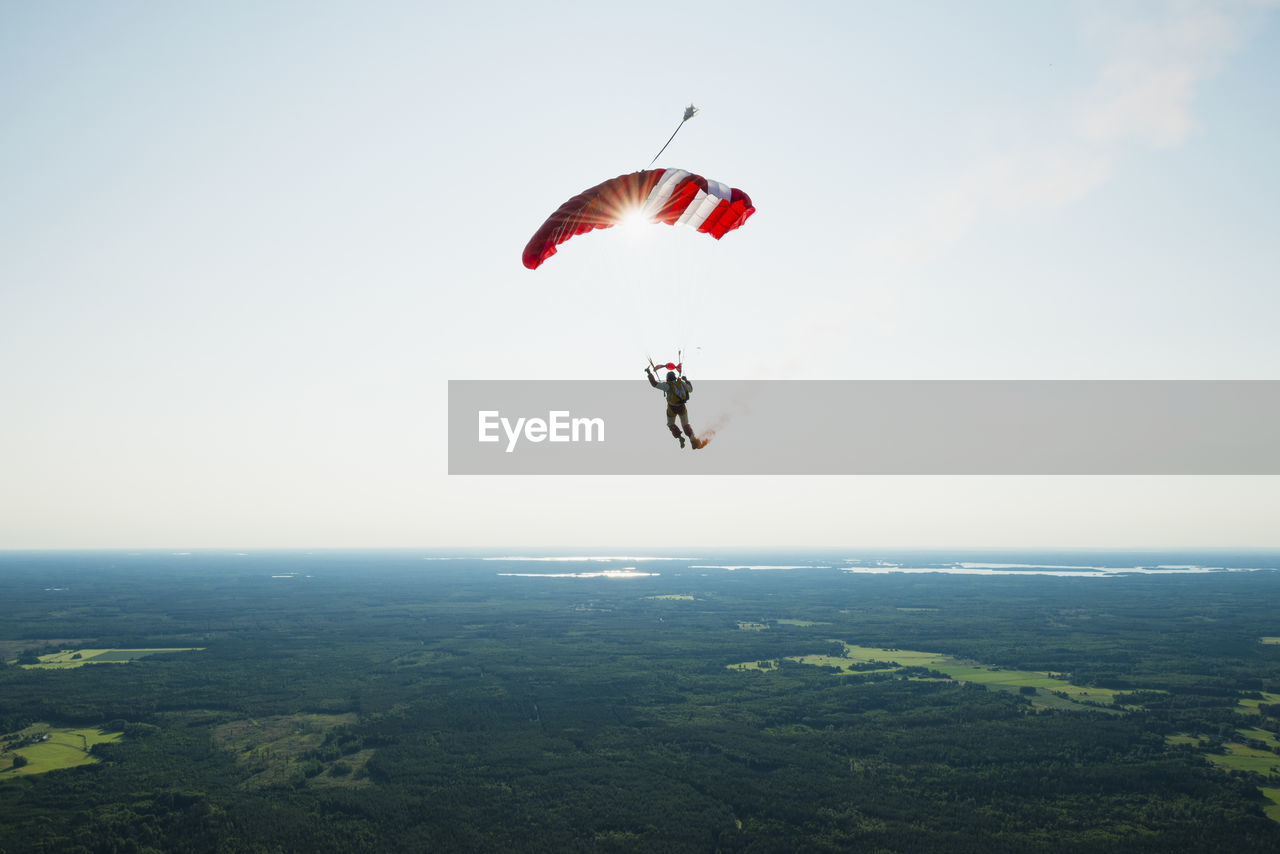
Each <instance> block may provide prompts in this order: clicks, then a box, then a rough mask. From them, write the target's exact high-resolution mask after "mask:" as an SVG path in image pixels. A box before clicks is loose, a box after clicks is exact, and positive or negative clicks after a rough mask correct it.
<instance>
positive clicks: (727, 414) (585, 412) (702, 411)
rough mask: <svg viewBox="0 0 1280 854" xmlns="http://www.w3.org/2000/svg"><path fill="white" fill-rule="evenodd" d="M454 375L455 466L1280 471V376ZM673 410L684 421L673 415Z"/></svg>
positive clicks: (493, 469)
mask: <svg viewBox="0 0 1280 854" xmlns="http://www.w3.org/2000/svg"><path fill="white" fill-rule="evenodd" d="M688 414H689V420H690V423H691V425H692V427H693V429H694V431H695V433H696V435H698V436H699V437H704V438H706V439H708V440H709V444H708V445H707V446H706V447H705V448H702V449H701V450H697V451H694V450H691V449H689V448H686V449H684V450H681V449H680V447H679V444H678V443H677V442H676V440H675V439H674V438H672V436H671V434H670V433H669V432H668V431H667V427H666V404H665V402H664V400H663V396H662V394H661V393H660V392H659V391H656V390H654V389H652V388H650V387H649V384H648V382H647V381H646V380H645V379H644V377H643V376H639V375H638V376H637V377H636V379H635V380H632V381H623V380H599V381H586V380H583V381H574V380H546V381H469V380H451V381H450V382H449V473H450V474H544V475H545V474H573V475H579V474H597V475H599V474H606V475H619V474H1013V475H1028V474H1135V475H1149V474H1181V475H1186V474H1280V441H1277V439H1278V437H1280V381H1272V380H1266V381H1255V380H1239V381H1235V380H1231V381H1218V380H1214V381H1181V380H1174V381H1128V380H1118V381H1092V380H1090V381H1064V380H1055V381H1003V380H991V381H987V380H973V381H933V380H920V381H820V380H810V381H790V380H787V381H740V380H708V381H705V382H700V381H698V380H697V379H696V378H695V379H694V390H693V395H692V397H691V398H690V400H689V403H688ZM677 426H679V422H678V421H677Z"/></svg>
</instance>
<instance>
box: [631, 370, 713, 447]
mask: <svg viewBox="0 0 1280 854" xmlns="http://www.w3.org/2000/svg"><path fill="white" fill-rule="evenodd" d="M644 375H645V376H646V377H648V378H649V385H651V386H653V387H654V388H656V389H658V390H659V391H661V392H662V393H663V395H664V396H665V397H666V399H667V429H668V430H670V431H671V435H672V436H674V437H675V438H677V439H679V440H680V447H682V448H683V447H684V436H688V437H689V443H690V445H691V447H692V448H693V449H694V450H695V451H696V450H698V449H699V448H701V447H702V443H700V442H699V441H698V440H697V438H696V437H695V436H694V435H693V428H692V427H690V426H689V412H688V410H687V409H686V408H685V404H686V402H687V401H688V400H689V395H690V394H692V393H693V383H692V382H690V381H689V378H688V377H678V376H676V372H675V371H667V381H666V382H662V383H660V382H658V381H657V380H656V379H654V376H653V371H652V370H651V369H650V368H647V367H646V368H645V369H644ZM676 416H679V417H680V426H681V427H683V428H684V436H681V435H680V431H679V430H677V429H676Z"/></svg>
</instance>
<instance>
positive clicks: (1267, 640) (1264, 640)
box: [1259, 638, 1280, 644]
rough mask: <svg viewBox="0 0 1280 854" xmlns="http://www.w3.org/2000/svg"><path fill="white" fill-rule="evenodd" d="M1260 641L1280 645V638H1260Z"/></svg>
mask: <svg viewBox="0 0 1280 854" xmlns="http://www.w3.org/2000/svg"><path fill="white" fill-rule="evenodd" d="M1259 640H1261V641H1262V642H1263V643H1276V644H1280V638H1259Z"/></svg>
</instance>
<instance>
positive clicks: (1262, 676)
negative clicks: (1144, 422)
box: [0, 552, 1280, 854]
mask: <svg viewBox="0 0 1280 854" xmlns="http://www.w3.org/2000/svg"><path fill="white" fill-rule="evenodd" d="M644 553H646V552H641V554H644ZM423 554H424V553H410V552H370V553H359V552H351V553H340V552H323V553H317V554H311V555H309V554H303V553H283V552H282V553H264V554H255V555H249V556H239V555H231V554H201V553H197V554H194V555H169V554H159V553H146V554H141V555H126V554H124V553H102V552H94V553H89V552H84V553H17V552H10V553H5V554H0V653H2V655H0V658H3V660H4V662H5V663H4V664H3V665H0V754H4V752H5V751H6V750H8V751H9V753H8V754H6V755H9V756H28V755H30V756H36V754H35V753H32V752H31V749H30V748H24V749H23V750H22V753H17V752H15V751H16V749H17V748H18V747H19V746H20V745H19V739H20V738H21V737H22V736H19V735H18V734H20V733H23V732H27V733H30V732H34V731H37V730H38V727H39V726H44V727H53V728H85V727H91V728H96V729H102V730H105V731H108V732H115V733H121V734H122V735H121V737H120V738H119V739H118V740H115V741H109V742H102V743H98V744H95V745H93V746H92V747H90V748H89V753H90V754H91V755H92V757H93V758H94V759H96V760H97V761H96V762H92V763H90V764H83V765H80V766H79V767H73V768H65V769H60V770H51V771H48V772H46V773H29V772H30V771H31V769H32V768H33V767H35V762H34V761H33V762H32V763H30V764H27V765H26V766H25V767H14V768H11V767H10V764H11V761H10V759H7V758H0V852H5V854H17V852H53V851H57V852H63V851H66V852H147V851H151V852H170V851H183V852H209V854H214V852H352V851H391V852H411V851H437V850H441V851H545V852H597V851H599V852H608V851H671V852H681V851H688V852H713V851H723V852H769V851H777V852H783V851H832V852H836V851H867V852H925V851H928V852H939V851H945V852H1000V851H1008V852H1026V851H1060V852H1088V854H1097V852H1121V851H1143V852H1168V851H1182V852H1194V851H1205V852H1209V851H1213V852H1219V851H1233V852H1249V851H1260V852H1261V851H1273V852H1274V851H1280V816H1277V813H1276V809H1277V808H1276V806H1275V805H1274V804H1273V803H1272V802H1271V801H1269V800H1268V799H1267V798H1266V797H1265V795H1264V790H1267V789H1271V790H1275V789H1277V788H1280V774H1277V773H1276V771H1275V770H1273V765H1272V764H1269V763H1270V760H1269V759H1268V757H1269V756H1274V758H1275V762H1274V763H1273V764H1274V767H1280V746H1277V742H1276V734H1277V731H1280V696H1277V695H1280V644H1272V643H1264V642H1263V640H1262V639H1263V638H1271V637H1276V636H1280V571H1276V570H1275V569H1274V568H1272V569H1261V570H1257V571H1240V572H1226V571H1220V572H1208V573H1193V572H1182V573H1178V572H1154V573H1147V574H1130V575H1117V576H1115V577H1105V578H1100V577H1074V576H1066V577H1058V576H1053V575H1028V574H1023V575H1021V576H1019V575H997V576H992V577H973V576H968V575H949V574H859V573H851V572H847V571H842V570H843V569H844V568H847V567H848V566H849V564H848V562H845V561H844V558H845V557H847V555H843V554H842V555H834V554H831V555H825V556H823V555H819V556H815V555H814V554H803V555H797V554H771V555H760V554H755V555H749V556H745V557H744V556H743V555H737V556H734V557H726V556H725V555H717V556H713V555H710V554H701V553H699V552H693V553H692V554H700V557H698V558H697V559H696V560H683V561H645V560H644V559H642V558H634V559H631V560H630V561H629V562H619V561H614V562H611V563H602V562H598V561H597V562H588V561H583V562H563V561H562V562H551V563H547V562H531V561H520V562H517V561H492V560H489V561H482V560H479V559H470V558H468V559H459V560H451V561H447V560H424V559H423ZM472 557H476V556H472ZM863 557H865V558H867V559H868V560H869V559H871V558H886V559H889V558H892V559H893V560H895V561H899V562H902V561H905V562H907V563H909V564H911V565H915V566H921V565H926V564H927V563H928V562H930V561H938V560H940V559H945V560H947V561H951V560H973V559H981V558H982V556H975V555H960V556H942V557H939V556H938V555H932V556H911V555H870V556H863ZM987 559H992V558H991V557H990V556H987ZM997 559H998V560H1000V561H1003V562H1028V563H1041V562H1042V563H1046V564H1054V565H1060V564H1085V565H1097V564H1108V565H1114V566H1136V565H1144V566H1155V565H1157V564H1203V565H1206V566H1209V565H1212V566H1225V567H1239V568H1251V569H1252V568H1256V567H1276V566H1280V560H1278V556H1276V555H1274V554H1272V555H1265V554H1252V555H1249V554H1246V555H1230V554H1215V555H1209V556H1205V555H1193V556H1185V555H1183V556H1179V555H1136V556H1135V555H1097V554H1093V555H1084V556H1081V555H1074V556H1063V555H1030V556H1028V555H1021V556H1018V557H1017V558H1016V559H1015V558H1010V557H1009V556H1008V555H999V556H997ZM734 562H737V563H747V564H788V565H789V564H806V563H812V564H816V565H818V566H821V567H823V568H812V569H800V570H786V571H783V570H774V571H753V570H743V569H740V570H734V571H729V570H725V569H718V568H698V567H701V566H706V565H712V564H731V563H734ZM623 566H634V567H636V568H637V570H638V571H641V572H650V573H656V574H653V575H648V576H641V577H621V578H620V577H566V578H546V577H525V576H521V575H504V574H501V573H566V574H569V573H592V572H600V571H602V570H604V569H610V568H612V569H620V568H622V567H623ZM273 576H288V577H273ZM842 644H851V645H859V646H862V647H873V648H882V649H884V650H888V651H890V652H887V653H885V654H884V655H885V661H877V662H871V663H868V662H861V663H857V662H855V663H853V664H852V665H851V666H850V667H848V668H847V669H841V668H840V667H839V666H819V665H815V664H810V663H804V662H801V661H798V660H796V659H799V658H801V657H803V656H807V655H830V656H834V657H837V658H838V657H839V656H840V655H841V654H843V653H842ZM155 648H199V649H196V650H193V651H187V652H174V653H157V654H152V655H148V656H146V657H143V658H138V659H137V660H134V661H128V662H115V663H92V662H90V663H84V659H83V658H82V659H76V660H75V661H74V663H75V664H80V665H82V666H75V667H65V668H44V667H38V666H37V667H30V666H23V665H22V664H20V663H19V662H25V663H26V664H28V665H29V664H32V663H36V662H39V661H40V657H41V656H43V655H49V654H51V653H55V652H59V651H64V650H77V651H79V650H86V651H89V650H99V649H118V650H136V649H155ZM892 650H914V651H928V652H934V653H941V654H945V655H946V656H950V657H952V658H954V659H955V660H956V661H961V662H972V663H975V664H980V665H982V666H983V667H986V668H989V669H990V668H1001V670H1000V671H994V670H992V671H991V672H1000V673H1003V672H1007V671H1034V672H1036V673H1041V674H1052V675H1053V676H1054V677H1056V678H1061V679H1062V680H1064V681H1069V682H1070V683H1071V684H1072V685H1074V686H1081V687H1082V688H1089V687H1093V688H1105V689H1110V691H1111V692H1115V693H1114V702H1111V703H1096V702H1074V701H1071V700H1069V699H1068V698H1066V697H1057V696H1055V695H1053V692H1051V691H1048V690H1046V689H1044V688H1038V689H1037V688H1035V687H1034V686H1018V685H1016V684H1015V685H1012V686H1004V687H1000V686H997V685H994V684H983V683H982V682H980V681H972V680H962V679H956V678H950V677H949V676H948V674H947V673H945V672H939V671H938V670H937V669H936V668H929V667H918V666H917V667H910V666H906V667H902V666H897V664H895V663H894V661H893V658H892V652H891V651H892ZM84 655H85V656H86V657H88V656H90V655H91V653H88V652H86V653H84ZM121 657H126V656H121ZM743 663H748V664H753V665H757V666H756V667H753V668H749V669H735V668H733V667H732V665H738V664H743ZM760 663H763V664H764V665H765V666H764V667H763V669H761V668H760V667H759V666H758V665H759V664H760ZM899 664H900V663H899ZM33 727H34V728H37V729H32V728H33ZM1246 754H1247V755H1246ZM37 758H38V757H37ZM23 761H24V762H25V759H24V760H23ZM20 772H23V773H20ZM1268 810H1271V813H1270V815H1271V817H1269V815H1268V812H1267V811H1268Z"/></svg>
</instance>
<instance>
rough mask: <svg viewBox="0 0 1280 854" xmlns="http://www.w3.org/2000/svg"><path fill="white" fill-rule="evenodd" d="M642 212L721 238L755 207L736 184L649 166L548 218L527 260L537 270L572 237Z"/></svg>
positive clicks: (569, 203)
mask: <svg viewBox="0 0 1280 854" xmlns="http://www.w3.org/2000/svg"><path fill="white" fill-rule="evenodd" d="M637 211H638V212H639V213H638V216H639V217H640V218H642V219H643V220H644V221H646V222H663V223H666V224H667V225H687V226H689V227H690V228H694V229H697V230H698V231H700V232H702V233H703V234H710V235H711V236H712V237H714V238H715V239H716V240H719V239H720V238H722V237H724V236H725V234H727V233H728V232H730V231H733V230H734V229H735V228H737V227H738V226H740V225H742V224H743V223H744V222H746V221H747V217H749V216H751V215H752V214H753V213H755V212H756V209H755V207H754V206H752V204H751V197H750V196H748V195H747V194H746V193H744V192H742V191H741V190H739V189H737V188H736V187H730V186H728V185H726V184H721V183H720V182H719V181H710V180H708V179H706V178H703V177H702V176H701V175H694V174H693V173H692V172H686V171H684V170H683V169H646V170H644V171H642V172H632V173H631V174H629V175H619V176H618V177H617V178H611V179H610V180H608V181H605V182H604V183H603V184H597V185H596V186H594V187H592V188H591V189H589V190H583V191H582V192H581V193H579V194H578V195H576V196H574V197H573V198H572V199H570V200H569V201H567V202H565V203H564V204H563V205H561V206H560V207H559V208H558V209H557V210H556V212H555V213H553V214H552V215H551V216H549V217H547V221H546V222H544V223H543V224H542V227H541V228H539V229H538V231H537V233H536V234H534V235H533V237H532V239H530V240H529V243H528V245H527V246H525V248H524V265H525V266H526V267H528V268H529V269H530V270H536V269H537V268H538V267H539V266H540V265H541V264H542V262H543V261H545V260H547V259H548V258H550V257H551V256H552V255H554V254H556V247H557V246H559V245H560V244H561V243H564V242H565V241H566V240H568V239H569V238H571V237H576V236H577V235H579V234H585V233H587V232H588V231H592V230H593V229H597V228H612V227H613V226H615V225H617V224H618V223H619V222H620V221H621V220H622V219H624V218H626V217H628V216H630V215H632V214H635V213H636V212H637Z"/></svg>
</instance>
